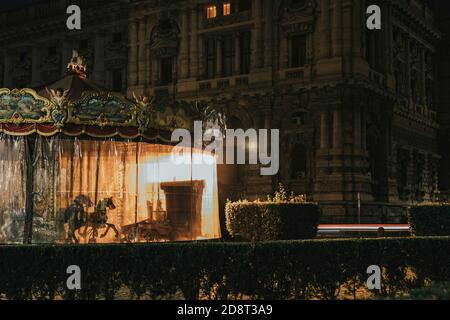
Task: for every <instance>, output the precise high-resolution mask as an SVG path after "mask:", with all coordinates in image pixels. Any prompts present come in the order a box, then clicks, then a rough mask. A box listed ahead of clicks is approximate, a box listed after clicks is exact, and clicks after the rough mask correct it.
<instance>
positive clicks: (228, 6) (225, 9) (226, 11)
mask: <svg viewBox="0 0 450 320" xmlns="http://www.w3.org/2000/svg"><path fill="white" fill-rule="evenodd" d="M230 14H231V3H229V2H226V3H224V4H223V15H224V16H229V15H230Z"/></svg>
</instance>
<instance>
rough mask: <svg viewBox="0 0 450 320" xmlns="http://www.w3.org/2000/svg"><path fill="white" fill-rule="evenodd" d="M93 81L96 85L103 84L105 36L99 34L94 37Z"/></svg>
mask: <svg viewBox="0 0 450 320" xmlns="http://www.w3.org/2000/svg"><path fill="white" fill-rule="evenodd" d="M94 46H95V49H94V50H95V53H94V55H95V56H94V79H95V81H96V82H98V83H104V82H105V36H104V35H103V34H101V33H99V34H97V35H96V37H95V44H94Z"/></svg>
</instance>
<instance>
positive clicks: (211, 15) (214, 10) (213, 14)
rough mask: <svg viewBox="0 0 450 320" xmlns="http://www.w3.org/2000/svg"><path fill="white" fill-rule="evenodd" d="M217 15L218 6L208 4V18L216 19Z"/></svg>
mask: <svg viewBox="0 0 450 320" xmlns="http://www.w3.org/2000/svg"><path fill="white" fill-rule="evenodd" d="M215 17H217V8H216V6H208V7H207V8H206V18H208V19H214V18H215Z"/></svg>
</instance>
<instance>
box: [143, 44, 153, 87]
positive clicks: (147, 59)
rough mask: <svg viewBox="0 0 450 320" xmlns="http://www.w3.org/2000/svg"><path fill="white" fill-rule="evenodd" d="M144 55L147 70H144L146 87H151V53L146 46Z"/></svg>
mask: <svg viewBox="0 0 450 320" xmlns="http://www.w3.org/2000/svg"><path fill="white" fill-rule="evenodd" d="M145 53H146V62H147V63H146V65H147V69H146V70H145V74H146V78H147V87H151V86H152V85H153V79H152V52H151V50H150V46H146V48H145Z"/></svg>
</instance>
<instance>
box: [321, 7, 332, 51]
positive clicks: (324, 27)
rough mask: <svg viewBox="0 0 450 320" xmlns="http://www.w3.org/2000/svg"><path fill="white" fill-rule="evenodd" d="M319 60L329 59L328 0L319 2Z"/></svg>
mask: <svg viewBox="0 0 450 320" xmlns="http://www.w3.org/2000/svg"><path fill="white" fill-rule="evenodd" d="M319 29H320V53H319V57H320V59H326V58H329V57H330V40H331V39H330V0H322V1H320V28H319Z"/></svg>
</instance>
